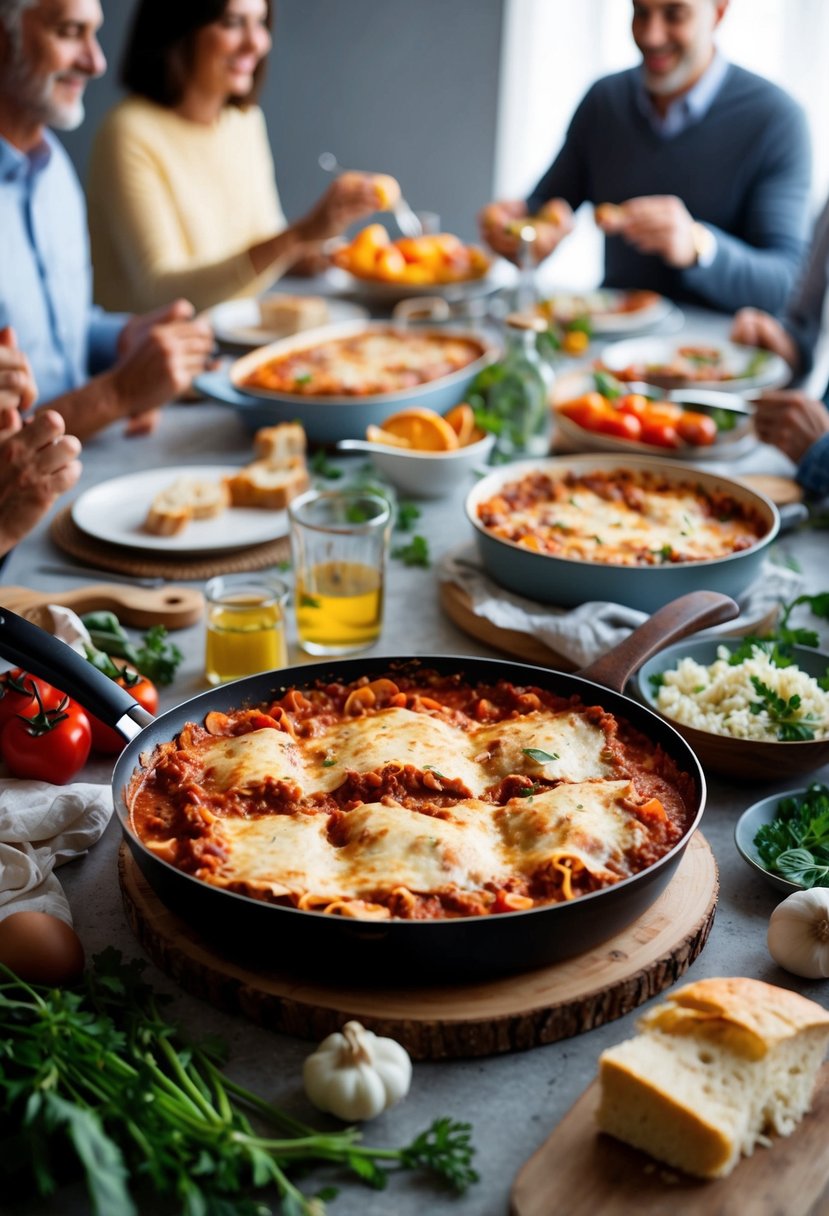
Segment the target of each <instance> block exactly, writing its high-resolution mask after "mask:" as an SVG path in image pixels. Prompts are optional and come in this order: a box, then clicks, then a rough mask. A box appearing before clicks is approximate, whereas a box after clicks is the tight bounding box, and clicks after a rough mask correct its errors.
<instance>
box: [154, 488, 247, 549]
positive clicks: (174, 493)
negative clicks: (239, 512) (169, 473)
mask: <svg viewBox="0 0 829 1216" xmlns="http://www.w3.org/2000/svg"><path fill="white" fill-rule="evenodd" d="M229 505H230V494H229V493H228V490H227V488H226V486H225V485H224V484H223V483H222V482H220V481H201V480H199V479H198V478H196V477H177V478H176V480H175V481H174V482H172V483H171V484H170V485H169V486H165V488H164V489H163V490H161V491H159V493H158V494H156V496H155V498H154V499H153V501H152V503H151V504H150V509H149V511H148V512H147V518H146V519H145V521H144V529H145V531H147V532H152V533H153V535H154V536H175V535H177V534H178V533H179V532H182V531H183V530H184V529H185V528H186V527H187V525H188V524H189V522H190V520H191V519H211V518H212V517H213V516H214V515H219V514H220V513H221V512H222V511H224V509H225V508H226V507H227V506H229Z"/></svg>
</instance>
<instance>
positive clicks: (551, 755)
mask: <svg viewBox="0 0 829 1216" xmlns="http://www.w3.org/2000/svg"><path fill="white" fill-rule="evenodd" d="M521 750H522V752H523V753H524V755H525V756H529V758H530V759H531V760H535V762H536V763H537V764H549V763H550V761H551V760H558V758H559V757H558V753H557V752H544V751H542V750H541V748H540V747H522V749H521Z"/></svg>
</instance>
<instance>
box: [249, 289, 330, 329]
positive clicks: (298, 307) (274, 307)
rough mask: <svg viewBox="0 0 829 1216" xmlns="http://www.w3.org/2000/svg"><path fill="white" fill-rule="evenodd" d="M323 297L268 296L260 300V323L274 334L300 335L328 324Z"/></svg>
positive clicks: (325, 303)
mask: <svg viewBox="0 0 829 1216" xmlns="http://www.w3.org/2000/svg"><path fill="white" fill-rule="evenodd" d="M328 317H329V312H328V303H327V302H326V300H324V299H323V297H322V296H289V295H268V296H262V297H261V299H260V300H259V323H260V325H261V326H262V328H263V329H267V330H268V331H269V332H270V333H272V334H281V335H282V336H287V335H288V334H298V333H301V332H302V331H303V330H306V329H314V328H316V326H318V325H325V324H327V322H328Z"/></svg>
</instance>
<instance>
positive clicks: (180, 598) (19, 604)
mask: <svg viewBox="0 0 829 1216" xmlns="http://www.w3.org/2000/svg"><path fill="white" fill-rule="evenodd" d="M49 604H59V605H61V606H62V607H63V608H71V609H72V611H73V612H77V614H78V616H83V614H84V613H85V612H101V611H109V612H114V613H115V615H116V616H117V617H118V620H119V621H120V622H121V624H122V625H132V626H134V627H135V628H136V629H149V628H150V627H151V626H152V625H163V626H164V628H165V629H186V628H187V626H188V625H195V624H196V622H197V621H200V620H201V618H202V616H203V615H204V596H203V595H202V593H201V591H199V590H198V589H197V588H196V587H177V586H173V585H172V584H170V585H168V586H166V587H158V588H152V589H148V588H146V587H125V586H122V585H120V584H118V583H88V584H85V585H84V586H83V587H73V588H70V589H69V590H65V591H33V590H32V589H31V588H30V587H0V608H9V609H10V610H11V611H12V612H17V613H19V615H20V616H24V617H26V619H27V620H29V621H33V622H34V624H35V625H40V627H41V629H46V630H48V631H49V632H50V633H51V631H52V628H53V621H52V614H51V613H50V612H49V608H48V605H49Z"/></svg>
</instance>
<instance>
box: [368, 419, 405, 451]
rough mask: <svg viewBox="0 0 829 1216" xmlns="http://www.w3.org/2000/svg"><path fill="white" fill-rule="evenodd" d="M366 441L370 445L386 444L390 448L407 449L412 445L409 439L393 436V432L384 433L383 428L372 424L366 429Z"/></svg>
mask: <svg viewBox="0 0 829 1216" xmlns="http://www.w3.org/2000/svg"><path fill="white" fill-rule="evenodd" d="M366 439H367V440H368V441H369V443H384V444H385V445H386V447H390V448H407V447H410V446H411V445H410V444H409V441H408V439H403V438H402V436H400V435H393V434H392V433H391V431H384V430H383V428H382V427H381V426H375V425H374V423H373V422H370V423H369V424H368V426H367V427H366Z"/></svg>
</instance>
